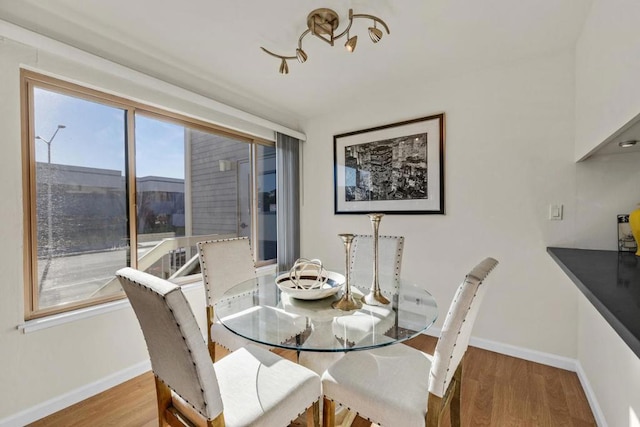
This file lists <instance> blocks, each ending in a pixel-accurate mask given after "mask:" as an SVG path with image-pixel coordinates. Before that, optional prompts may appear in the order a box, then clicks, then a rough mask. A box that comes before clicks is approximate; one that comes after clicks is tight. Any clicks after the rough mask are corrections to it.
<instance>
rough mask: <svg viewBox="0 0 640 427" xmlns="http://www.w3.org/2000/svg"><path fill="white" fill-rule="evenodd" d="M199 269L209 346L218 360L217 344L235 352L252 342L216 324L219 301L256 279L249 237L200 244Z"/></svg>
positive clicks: (212, 358) (212, 357) (213, 357)
mask: <svg viewBox="0 0 640 427" xmlns="http://www.w3.org/2000/svg"><path fill="white" fill-rule="evenodd" d="M198 256H199V259H200V270H201V271H202V280H203V281H204V289H205V293H206V298H207V329H208V330H209V334H208V338H207V345H208V348H209V354H210V355H211V360H213V361H215V360H216V358H215V352H216V344H218V345H220V346H221V347H223V348H225V349H226V350H228V351H234V350H237V349H238V348H241V347H242V346H244V345H246V344H248V343H249V341H248V340H246V339H244V338H241V337H239V336H238V335H235V334H234V333H232V332H230V331H229V330H228V329H227V328H225V327H224V326H223V325H221V324H220V323H219V322H216V321H215V316H214V311H213V307H214V304H215V303H216V301H218V300H219V299H220V297H222V295H223V294H224V293H225V292H226V291H228V290H229V289H230V288H231V287H232V286H233V285H235V284H238V283H240V282H244V281H246V280H251V279H255V278H256V266H255V262H254V260H253V254H252V253H251V245H250V244H249V239H248V238H247V237H236V238H230V239H219V240H208V241H204V242H198Z"/></svg>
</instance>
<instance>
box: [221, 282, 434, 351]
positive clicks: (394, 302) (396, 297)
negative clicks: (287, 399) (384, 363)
mask: <svg viewBox="0 0 640 427" xmlns="http://www.w3.org/2000/svg"><path fill="white" fill-rule="evenodd" d="M276 278H277V276H276V275H275V274H272V275H266V276H260V277H258V278H256V279H252V280H248V281H246V282H242V283H238V284H237V285H235V286H233V287H232V288H231V289H229V290H228V291H227V292H226V293H224V295H223V296H222V297H221V298H220V300H219V301H218V302H217V303H216V304H215V307H214V312H215V314H216V317H217V319H218V320H219V321H220V322H221V323H222V325H224V326H225V327H226V328H227V329H229V330H230V331H231V332H233V333H235V334H237V335H239V336H241V337H244V338H247V339H249V340H251V341H254V342H257V343H261V344H265V345H268V346H272V347H279V348H284V349H290V350H295V351H296V352H298V354H299V353H300V352H346V351H353V350H366V349H372V348H376V347H382V346H386V345H390V344H394V343H399V342H403V341H406V340H408V339H411V338H413V337H415V336H416V335H418V334H420V333H421V332H423V331H425V330H426V329H427V328H429V327H430V326H431V325H433V323H434V322H435V320H436V318H437V316H438V307H437V304H436V301H435V299H434V298H433V296H432V295H431V294H430V293H429V292H427V291H426V290H424V289H423V288H422V287H420V286H419V285H418V284H415V283H411V282H407V281H401V283H400V286H399V291H398V292H397V293H395V294H393V295H387V297H390V298H389V299H390V300H391V303H390V304H388V305H383V306H373V305H367V304H363V306H362V308H360V309H358V310H353V311H342V310H339V309H335V308H332V303H333V302H335V301H337V300H338V299H339V298H340V296H341V294H342V292H343V291H342V290H340V291H339V292H338V293H336V294H334V295H331V296H328V297H326V298H322V299H318V300H303V299H297V298H294V297H292V296H291V294H290V293H289V292H286V291H282V290H281V289H280V288H279V287H278V286H277V285H276ZM351 291H352V293H353V295H354V297H355V298H360V297H362V295H363V292H362V291H361V290H359V289H358V288H355V287H353V286H352V287H351Z"/></svg>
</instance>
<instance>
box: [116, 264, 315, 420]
mask: <svg viewBox="0 0 640 427" xmlns="http://www.w3.org/2000/svg"><path fill="white" fill-rule="evenodd" d="M116 276H117V277H118V279H119V280H120V283H121V285H122V288H123V289H124V291H125V292H126V294H127V297H128V298H129V301H130V302H131V305H132V307H133V309H134V312H135V314H136V316H137V317H138V321H139V323H140V326H141V328H142V332H143V335H144V338H145V341H146V343H147V348H148V350H149V356H150V358H151V367H152V369H153V373H154V375H155V382H156V394H157V400H158V416H159V425H160V426H161V427H162V426H165V425H166V424H169V425H171V426H188V425H196V426H208V427H224V426H226V427H231V426H249V425H251V426H269V427H270V426H287V425H289V424H290V423H291V421H293V420H295V419H297V418H298V416H299V415H300V414H302V413H304V412H305V411H306V412H307V426H309V427H311V426H317V425H318V423H319V399H320V394H321V389H320V378H319V376H318V375H317V374H316V373H314V372H312V371H310V370H309V369H306V368H304V367H302V366H300V365H297V364H295V363H293V362H290V361H288V360H285V359H283V358H281V357H280V356H278V355H276V354H273V353H271V352H269V351H266V350H264V349H261V348H258V347H255V346H251V345H250V346H247V347H244V348H241V349H238V350H236V351H235V352H233V353H231V354H230V355H229V356H227V357H225V358H224V359H223V360H221V361H220V362H216V363H213V362H212V361H211V358H210V356H209V354H208V351H207V347H206V344H205V341H204V339H203V336H202V333H201V332H200V329H199V328H198V324H197V323H196V320H195V317H194V316H193V312H192V311H191V307H190V306H189V303H188V302H187V300H186V298H185V297H184V294H183V293H182V290H181V289H180V287H178V286H176V285H174V284H172V283H170V282H168V281H166V280H163V279H160V278H158V277H155V276H152V275H150V274H147V273H144V272H141V271H138V270H134V269H132V268H123V269H121V270H119V271H118V272H117V273H116Z"/></svg>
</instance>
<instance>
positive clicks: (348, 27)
mask: <svg viewBox="0 0 640 427" xmlns="http://www.w3.org/2000/svg"><path fill="white" fill-rule="evenodd" d="M356 16H358V15H354V14H353V9H349V25H347V28H345V30H344V31H343V32H341V33H340V34H338V35H337V36H334V37H333V40H338V39H339V38H340V37H342V36H344V35H345V34H347V33H348V32H349V30H350V29H351V25H352V24H353V18H354V17H356Z"/></svg>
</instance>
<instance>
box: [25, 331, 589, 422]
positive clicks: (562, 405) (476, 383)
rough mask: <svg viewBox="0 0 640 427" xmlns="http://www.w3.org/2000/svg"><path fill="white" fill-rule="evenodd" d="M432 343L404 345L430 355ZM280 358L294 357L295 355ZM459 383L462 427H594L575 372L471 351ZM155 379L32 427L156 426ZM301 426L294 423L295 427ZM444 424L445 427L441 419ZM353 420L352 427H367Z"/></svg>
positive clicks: (87, 402)
mask: <svg viewBox="0 0 640 427" xmlns="http://www.w3.org/2000/svg"><path fill="white" fill-rule="evenodd" d="M435 342H436V341H435V339H434V338H432V337H428V336H425V335H421V336H419V337H417V338H414V339H412V340H411V341H409V342H408V344H409V345H412V346H413V347H415V348H418V349H420V350H422V351H425V352H427V353H433V349H434V347H435ZM280 354H281V355H283V356H285V357H288V358H292V357H293V356H294V355H293V352H287V351H282V352H280ZM465 359H466V360H465V370H464V374H463V379H462V408H461V413H462V425H463V426H498V427H503V426H504V427H506V426H509V427H510V426H549V427H555V426H595V425H596V423H595V420H594V418H593V415H592V413H591V409H590V408H589V404H588V403H587V399H586V397H585V394H584V391H583V390H582V387H581V386H580V381H579V380H578V377H577V375H576V374H575V373H573V372H569V371H565V370H562V369H557V368H551V367H549V366H545V365H540V364H538V363H533V362H528V361H525V360H522V359H516V358H513V357H509V356H504V355H501V354H498V353H493V352H490V351H486V350H480V349H477V348H474V347H470V348H469V350H468V352H467V356H466V358H465ZM155 405H156V401H155V392H154V381H153V375H152V374H151V373H150V372H149V373H146V374H144V375H141V376H139V377H136V378H134V379H132V380H130V381H127V382H125V383H123V384H121V385H119V386H116V387H114V388H112V389H110V390H107V391H105V392H103V393H101V394H99V395H97V396H94V397H92V398H90V399H87V400H85V401H82V402H80V403H78V404H76V405H73V406H71V407H69V408H67V409H64V410H62V411H60V412H57V413H55V414H53V415H51V416H49V417H46V418H44V419H42V420H40V421H37V422H35V423H33V424H31V426H33V427H50V426H64V427H81V426H132V427H152V426H157V425H158V421H157V415H156V406H155ZM298 424H299V423H294V425H296V426H297V425H298ZM443 425H444V426H448V425H449V417H448V414H445V417H444V420H443ZM370 426H371V423H370V422H367V421H366V420H364V419H362V418H359V417H358V418H356V420H355V421H354V422H353V424H352V427H370Z"/></svg>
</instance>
